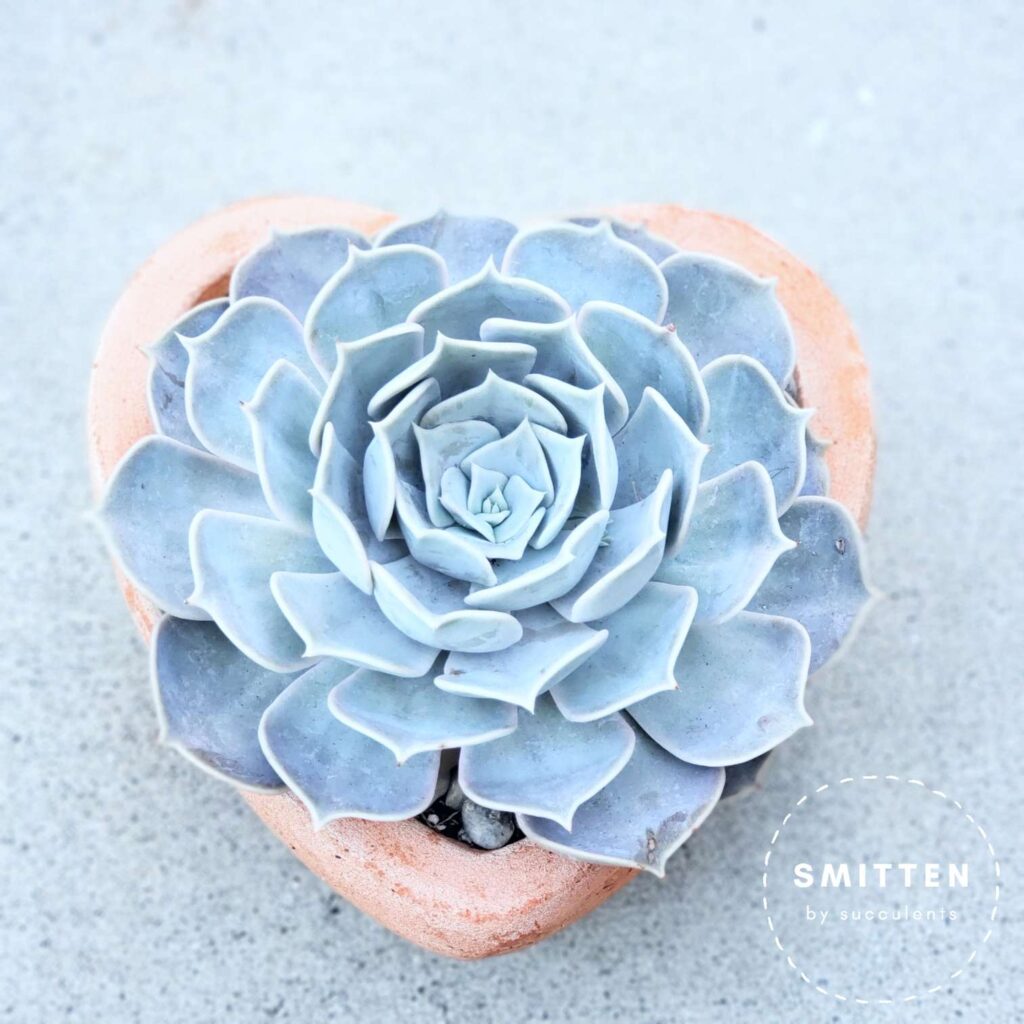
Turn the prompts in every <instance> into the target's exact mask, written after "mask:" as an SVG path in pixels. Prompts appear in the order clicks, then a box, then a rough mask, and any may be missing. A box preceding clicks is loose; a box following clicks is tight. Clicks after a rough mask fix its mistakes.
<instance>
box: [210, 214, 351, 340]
mask: <svg viewBox="0 0 1024 1024" xmlns="http://www.w3.org/2000/svg"><path fill="white" fill-rule="evenodd" d="M350 246H354V247H355V248H357V249H368V248H369V246H370V243H369V242H368V241H367V240H366V239H365V238H364V237H363V236H362V235H361V234H359V232H358V231H352V230H350V229H348V228H310V229H307V230H304V231H273V232H271V235H270V238H269V240H268V241H267V242H266V244H265V245H262V246H260V248H259V249H254V250H253V251H252V252H251V253H249V255H248V256H246V257H244V258H243V259H242V260H240V261H239V262H238V263H237V264H236V265H235V269H234V271H233V272H232V274H231V285H230V289H229V294H230V296H231V301H232V302H238V300H239V299H245V298H248V297H249V296H251V295H262V296H264V297H265V298H268V299H275V300H276V301H278V302H280V303H281V305H282V306H284V307H285V308H287V309H288V310H290V311H291V313H292V314H293V315H294V316H295V318H296V319H297V320H303V319H305V316H306V311H307V310H308V309H309V306H310V303H312V301H313V299H315V298H316V295H317V292H319V291H320V289H321V288H323V286H324V285H325V284H326V283H327V282H328V280H329V279H330V278H331V276H332V275H333V274H335V273H336V272H337V271H338V270H339V269H340V268H341V267H342V266H344V264H345V261H346V260H347V259H348V251H349V247H350Z"/></svg>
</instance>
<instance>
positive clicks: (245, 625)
mask: <svg viewBox="0 0 1024 1024" xmlns="http://www.w3.org/2000/svg"><path fill="white" fill-rule="evenodd" d="M188 541H189V553H190V556H191V559H192V574H193V576H194V577H195V582H196V588H195V591H194V592H193V593H192V595H191V597H189V604H192V605H195V606H196V607H197V608H202V609H203V611H205V612H208V613H209V615H210V617H211V618H212V619H213V621H214V622H216V623H217V625H218V626H220V628H221V631H222V632H223V633H224V635H225V636H226V637H227V638H228V639H229V640H230V641H231V642H232V643H233V644H234V645H235V646H236V647H237V648H238V649H239V650H240V651H242V653H243V654H245V655H246V656H247V657H250V658H252V660H253V661H256V662H258V663H259V664H261V665H263V666H264V667H265V668H269V669H271V670H272V671H275V672H293V671H296V670H297V669H300V668H306V667H308V666H309V664H310V661H309V658H308V657H306V656H305V655H304V654H303V644H302V641H301V640H300V639H299V637H298V636H297V635H296V633H295V631H294V630H293V629H292V627H291V626H290V625H289V623H288V620H287V619H286V618H285V617H284V615H282V614H281V609H280V608H279V607H278V606H277V602H276V601H275V600H274V595H273V594H272V593H271V590H270V578H271V576H272V575H273V574H274V573H276V572H279V571H280V570H292V571H295V572H324V571H327V570H329V569H332V568H333V566H332V565H331V563H330V562H329V561H328V560H327V559H326V558H325V557H324V555H323V552H322V551H321V550H320V548H319V546H318V545H317V544H316V542H315V540H313V538H311V537H309V536H307V535H306V534H303V533H299V532H298V531H297V530H293V529H291V528H290V527H288V526H285V525H284V524H283V523H278V522H273V521H271V520H269V519H259V518H257V517H255V516H247V515H240V514H238V513H237V512H216V511H211V510H210V509H206V510H204V511H202V512H200V513H199V514H198V515H197V516H196V517H195V519H193V520H192V526H191V528H190V530H189V538H188Z"/></svg>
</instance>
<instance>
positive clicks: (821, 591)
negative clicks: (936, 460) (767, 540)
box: [747, 498, 875, 672]
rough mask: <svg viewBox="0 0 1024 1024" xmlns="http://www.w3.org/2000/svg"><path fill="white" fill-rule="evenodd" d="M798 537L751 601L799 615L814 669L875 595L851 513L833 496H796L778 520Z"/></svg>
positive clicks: (759, 607) (837, 647)
mask: <svg viewBox="0 0 1024 1024" xmlns="http://www.w3.org/2000/svg"><path fill="white" fill-rule="evenodd" d="M779 525H780V526H781V527H782V530H783V532H784V533H785V534H786V535H787V536H789V537H792V538H793V540H794V541H795V542H796V546H795V547H794V548H793V550H791V551H789V552H787V553H786V554H784V555H783V556H782V557H781V558H780V559H779V560H778V561H777V562H776V563H775V567H774V568H773V569H772V571H771V572H770V573H769V574H768V578H767V579H766V580H765V581H764V583H763V584H761V587H760V589H759V590H758V591H757V593H756V594H755V595H754V597H753V599H752V600H751V602H750V604H749V605H748V606H747V607H748V608H749V609H750V611H756V612H767V613H769V614H772V615H784V616H786V617H787V618H791V619H796V621H797V622H799V623H800V624H801V625H802V626H803V627H804V628H805V629H806V630H807V632H808V633H809V634H810V637H811V667H810V670H811V672H817V671H818V669H820V668H822V667H823V666H824V665H826V664H827V663H828V662H829V661H831V660H832V659H833V658H834V657H836V656H837V655H838V654H840V653H841V651H842V649H843V647H844V646H845V644H846V643H847V642H848V641H849V639H850V638H851V637H852V636H853V634H854V632H855V631H856V628H857V626H858V625H859V624H860V623H861V621H863V617H864V615H865V614H866V612H867V610H868V608H869V607H870V606H871V601H872V599H873V598H874V596H875V593H874V591H873V590H872V587H871V584H870V583H869V582H868V579H867V558H866V554H865V551H864V544H863V541H862V540H861V537H860V531H859V530H858V529H857V526H856V524H855V523H854V521H853V519H852V518H851V517H850V513H849V512H847V511H846V509H845V508H843V506H842V505H840V504H839V503H838V502H836V501H832V500H831V499H829V498H797V500H796V501H794V502H793V505H792V507H791V508H790V509H789V511H788V512H787V513H786V514H785V515H784V516H783V517H782V519H781V520H780V521H779Z"/></svg>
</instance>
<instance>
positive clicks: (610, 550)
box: [551, 469, 672, 622]
mask: <svg viewBox="0 0 1024 1024" xmlns="http://www.w3.org/2000/svg"><path fill="white" fill-rule="evenodd" d="M671 500H672V471H671V470H670V469H667V470H665V472H664V473H663V474H662V476H661V479H660V480H659V481H658V485H657V487H655V489H654V490H653V491H652V492H651V493H650V494H649V495H647V497H645V498H644V499H643V500H642V501H638V502H637V503H636V504H635V505H629V506H627V507H626V508H621V509H616V510H615V511H614V512H613V513H612V516H611V518H610V519H609V521H608V528H607V530H606V531H605V536H604V541H603V542H602V545H601V546H600V547H599V548H598V549H597V554H596V555H595V556H594V558H593V560H592V561H591V563H590V565H589V566H588V567H587V571H586V572H585V573H584V574H583V577H582V578H581V579H580V581H579V583H577V584H576V586H575V587H573V588H572V590H570V591H569V592H568V593H567V594H565V595H564V596H562V597H559V598H556V599H555V600H553V601H552V602H551V603H552V604H553V605H554V606H555V608H556V609H557V610H558V611H559V612H560V613H561V614H562V615H563V616H565V618H567V619H568V620H569V621H570V622H590V621H591V620H593V619H603V618H605V617H606V616H608V615H611V614H612V612H617V611H618V610H619V609H620V608H621V607H622V606H623V605H625V604H627V603H628V602H629V601H631V600H632V599H633V598H634V597H635V596H636V595H637V594H638V593H639V592H640V589H641V588H642V587H643V585H644V584H645V583H647V582H648V581H649V580H650V579H651V577H652V576H653V575H654V573H655V570H656V569H657V568H658V565H659V564H660V562H661V559H662V555H663V554H664V552H665V530H666V528H667V526H668V513H669V507H670V505H671Z"/></svg>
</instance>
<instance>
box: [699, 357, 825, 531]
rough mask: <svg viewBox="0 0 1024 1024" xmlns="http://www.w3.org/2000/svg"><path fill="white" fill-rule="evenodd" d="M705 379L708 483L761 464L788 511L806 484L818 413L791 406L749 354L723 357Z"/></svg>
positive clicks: (778, 500)
mask: <svg viewBox="0 0 1024 1024" xmlns="http://www.w3.org/2000/svg"><path fill="white" fill-rule="evenodd" d="M702 375H703V377H704V386H705V387H706V388H707V391H708V398H709V399H710V401H711V415H710V417H709V418H708V426H707V430H706V431H705V433H704V438H703V439H704V440H705V441H706V442H707V443H708V445H709V446H710V448H711V450H710V451H709V452H708V456H707V458H706V459H705V460H704V479H706V480H707V479H710V478H711V477H715V476H719V475H720V474H722V473H724V472H725V471H726V470H729V469H732V468H733V467H734V466H739V465H741V464H742V463H744V462H749V461H751V460H753V461H754V462H760V463H761V465H762V466H764V468H765V469H766V470H768V476H770V477H771V481H772V486H773V488H774V490H775V503H776V505H777V506H778V509H779V513H780V514H781V513H782V512H785V511H786V509H787V508H789V506H790V504H791V503H792V501H793V499H794V498H795V497H796V496H797V495H798V494H799V493H800V488H801V487H802V486H803V482H804V475H805V473H806V471H807V445H806V441H805V432H806V428H807V421H808V420H809V419H810V417H811V416H812V415H813V413H812V411H811V410H808V409H800V408H797V407H795V406H793V405H791V404H790V402H789V401H788V400H787V399H786V395H785V392H783V391H782V389H781V388H780V387H779V386H778V385H777V384H776V383H775V381H773V380H772V378H771V377H770V376H769V375H768V373H767V372H766V371H765V368H764V367H763V366H762V365H761V364H760V363H757V362H755V361H754V360H753V359H750V358H749V357H747V356H723V357H722V358H721V359H716V360H715V361H714V362H713V363H709V364H708V365H707V366H706V367H704V370H703V374H702Z"/></svg>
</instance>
